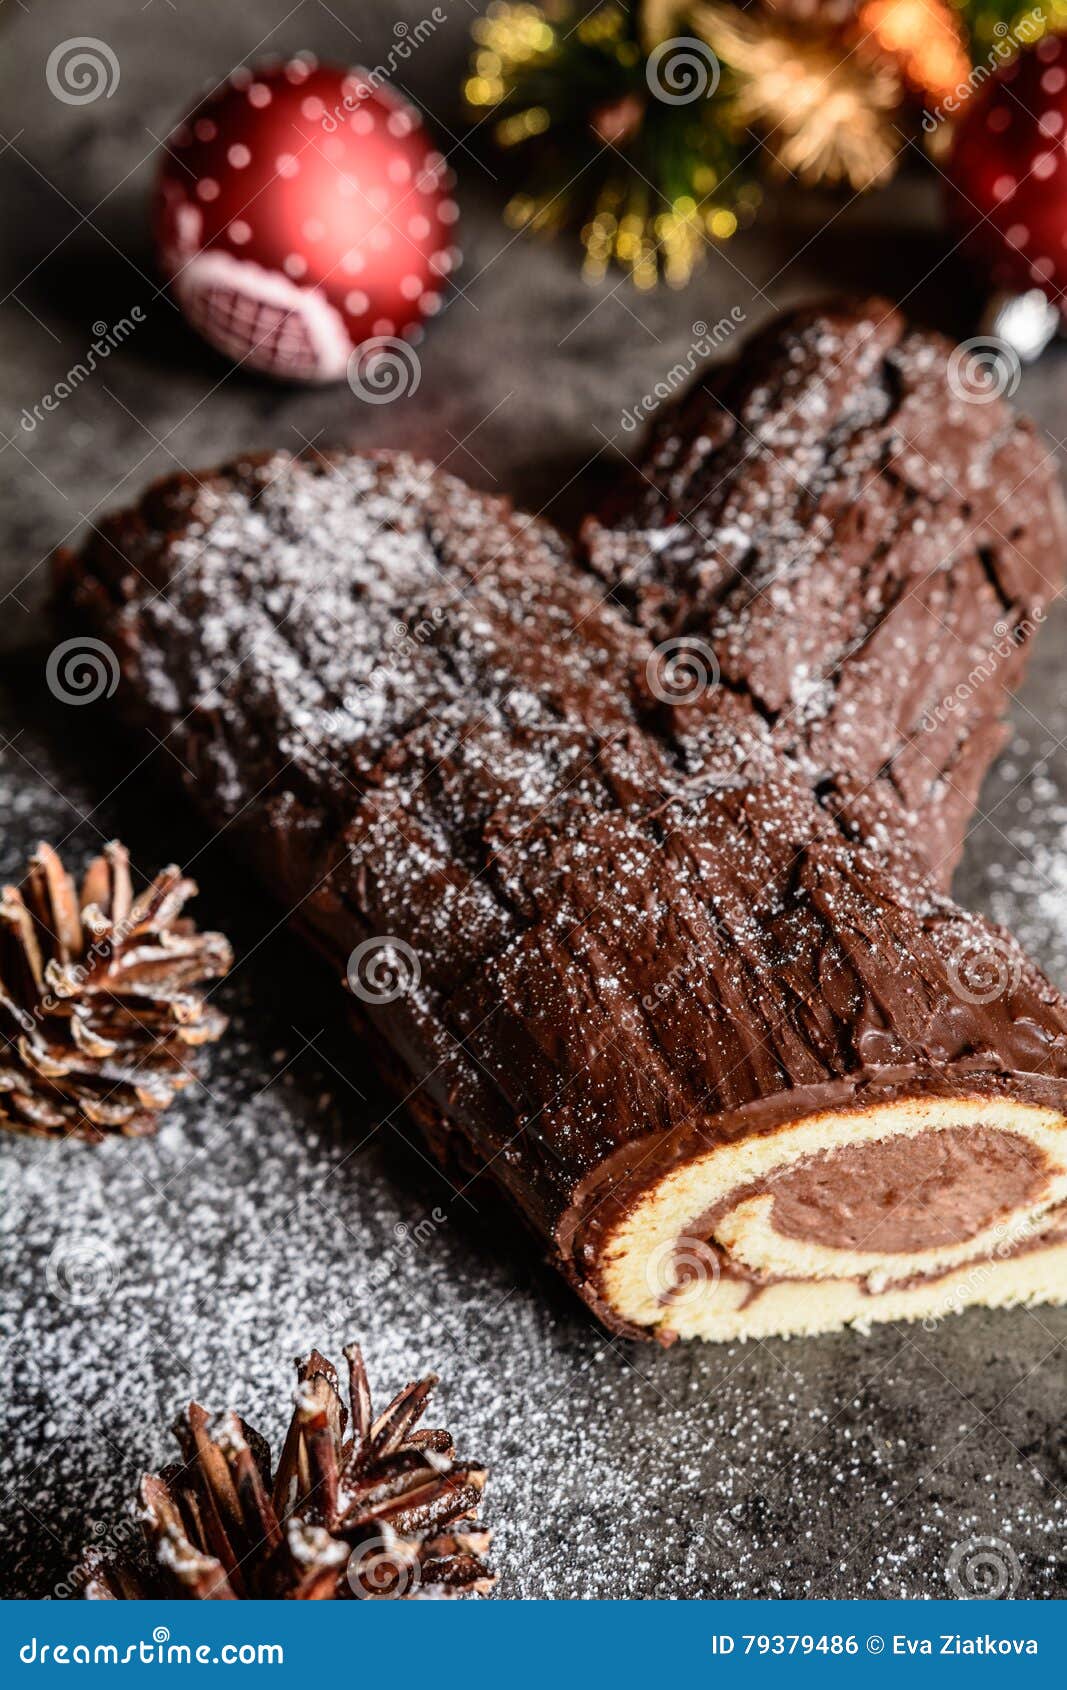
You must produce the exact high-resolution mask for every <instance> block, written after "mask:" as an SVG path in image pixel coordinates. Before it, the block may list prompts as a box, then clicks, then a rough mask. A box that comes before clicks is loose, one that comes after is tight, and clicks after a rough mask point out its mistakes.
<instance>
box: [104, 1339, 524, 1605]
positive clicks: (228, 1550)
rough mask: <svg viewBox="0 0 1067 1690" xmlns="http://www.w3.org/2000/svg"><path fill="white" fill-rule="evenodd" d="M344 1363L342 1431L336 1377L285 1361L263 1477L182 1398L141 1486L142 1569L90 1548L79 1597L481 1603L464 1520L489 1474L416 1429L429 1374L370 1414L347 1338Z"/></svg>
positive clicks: (469, 1521) (476, 1559)
mask: <svg viewBox="0 0 1067 1690" xmlns="http://www.w3.org/2000/svg"><path fill="white" fill-rule="evenodd" d="M344 1354H345V1358H346V1360H347V1362H348V1375H349V1399H350V1401H351V1404H352V1416H351V1419H352V1424H351V1430H350V1435H349V1436H348V1437H347V1438H346V1436H345V1430H346V1426H347V1424H348V1419H349V1416H348V1411H347V1410H346V1409H345V1406H344V1404H343V1402H342V1401H341V1398H340V1396H339V1394H338V1390H337V1372H336V1370H335V1369H334V1368H333V1367H332V1366H331V1364H330V1363H329V1362H328V1361H326V1360H325V1358H324V1357H323V1356H321V1355H320V1354H319V1352H318V1350H312V1352H311V1354H310V1356H308V1357H307V1358H306V1359H305V1360H304V1361H301V1362H298V1363H297V1375H298V1379H299V1386H298V1388H297V1392H296V1398H295V1401H296V1409H295V1412H294V1414H293V1418H292V1422H291V1424H290V1427H289V1431H288V1434H287V1436H286V1439H285V1444H284V1446H283V1448H282V1453H281V1458H280V1460H279V1462H278V1470H277V1472H276V1473H275V1475H274V1478H273V1481H272V1479H271V1459H270V1450H269V1447H268V1445H267V1444H266V1442H265V1441H264V1439H263V1438H261V1437H260V1436H259V1434H258V1432H255V1431H253V1430H252V1428H251V1427H250V1426H246V1425H245V1422H244V1421H243V1420H241V1419H239V1417H238V1416H237V1415H236V1414H234V1413H232V1412H231V1413H229V1414H225V1415H222V1416H221V1418H220V1419H219V1420H218V1421H217V1422H213V1420H212V1417H211V1416H210V1415H209V1414H208V1413H207V1411H206V1410H205V1409H203V1408H201V1407H200V1406H199V1405H198V1404H196V1403H192V1404H191V1405H190V1407H189V1409H188V1410H187V1411H186V1413H185V1414H184V1415H183V1416H182V1418H181V1419H180V1420H179V1421H178V1422H177V1424H176V1425H175V1427H174V1432H175V1436H176V1437H177V1439H178V1442H179V1444H180V1445H181V1451H182V1464H181V1465H180V1466H179V1465H174V1466H171V1467H165V1468H164V1469H163V1471H162V1473H150V1474H148V1475H146V1477H145V1478H144V1479H142V1481H141V1490H140V1497H141V1513H140V1517H141V1520H142V1523H143V1525H144V1530H145V1536H146V1538H147V1541H148V1553H149V1565H148V1569H147V1571H145V1570H144V1569H143V1568H141V1567H138V1566H136V1565H134V1563H133V1562H131V1561H128V1560H121V1559H109V1558H108V1557H107V1556H106V1555H105V1554H104V1553H103V1552H101V1551H100V1550H97V1549H90V1550H88V1551H87V1553H86V1555H85V1557H84V1560H83V1566H85V1567H86V1568H87V1569H88V1580H87V1582H86V1584H85V1587H84V1592H83V1594H84V1595H85V1596H86V1597H87V1598H89V1599H96V1600H99V1599H101V1598H103V1599H105V1600H106V1599H109V1598H144V1597H190V1598H215V1599H220V1598H221V1599H233V1598H235V1597H250V1598H278V1597H297V1598H303V1599H311V1598H323V1597H326V1598H334V1597H351V1596H360V1597H371V1598H377V1599H383V1598H385V1599H388V1598H394V1599H395V1598H397V1597H406V1598H408V1599H411V1598H415V1597H441V1596H470V1595H479V1596H484V1595H485V1594H486V1592H487V1591H488V1590H489V1589H490V1587H491V1585H492V1583H493V1580H494V1574H493V1573H491V1572H490V1570H489V1568H488V1567H487V1565H486V1563H485V1561H484V1560H483V1559H482V1557H483V1554H484V1552H485V1551H486V1550H487V1549H488V1546H489V1533H488V1532H487V1531H485V1530H484V1529H482V1528H481V1527H479V1526H478V1525H477V1524H476V1523H475V1522H474V1520H473V1515H474V1513H475V1511H476V1510H477V1508H478V1504H479V1502H480V1500H481V1494H482V1489H483V1486H484V1484H485V1480H486V1472H485V1469H484V1468H482V1467H476V1466H473V1465H472V1464H471V1463H470V1462H465V1461H458V1460H457V1459H456V1455H455V1449H454V1446H453V1443H452V1439H451V1437H450V1436H449V1434H448V1433H447V1432H443V1431H419V1432H416V1431H414V1430H413V1428H414V1426H415V1424H416V1422H417V1421H418V1420H420V1419H421V1418H422V1415H423V1412H424V1411H425V1408H426V1404H427V1402H428V1400H429V1396H430V1392H431V1391H432V1389H433V1387H434V1385H436V1383H437V1377H436V1375H435V1374H430V1375H429V1377H427V1378H426V1379H421V1380H419V1381H418V1382H417V1383H415V1384H412V1385H407V1386H405V1388H404V1390H402V1391H401V1392H400V1393H399V1395H398V1396H396V1397H394V1399H393V1401H392V1402H391V1403H390V1404H389V1407H388V1408H387V1409H386V1410H385V1411H384V1413H383V1414H380V1415H379V1416H378V1418H377V1420H374V1421H372V1418H371V1399H370V1390H369V1388H368V1385H367V1375H366V1371H365V1369H364V1366H363V1356H362V1353H361V1351H360V1348H359V1345H358V1344H350V1345H349V1346H348V1348H347V1349H346V1350H345V1352H344Z"/></svg>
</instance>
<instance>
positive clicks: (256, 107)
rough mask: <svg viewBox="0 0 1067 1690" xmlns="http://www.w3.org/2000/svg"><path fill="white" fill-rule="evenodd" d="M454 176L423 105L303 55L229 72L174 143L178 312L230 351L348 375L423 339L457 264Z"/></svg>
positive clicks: (171, 229) (328, 377)
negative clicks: (367, 349) (363, 359)
mask: <svg viewBox="0 0 1067 1690" xmlns="http://www.w3.org/2000/svg"><path fill="white" fill-rule="evenodd" d="M451 187H452V178H451V173H450V172H449V170H448V168H447V166H446V164H445V161H444V159H443V157H442V156H441V154H440V152H439V151H438V150H437V148H436V146H435V144H434V142H433V140H432V139H431V138H430V137H429V136H428V134H427V132H426V130H425V128H424V126H423V123H422V119H421V117H420V116H419V114H418V112H417V111H415V110H414V108H413V107H412V106H411V105H409V104H408V102H407V101H406V100H404V99H402V98H401V97H400V96H399V95H398V94H396V93H395V92H394V91H393V90H392V89H390V88H389V87H388V86H386V85H384V84H382V83H381V82H380V81H376V80H375V79H374V78H373V77H371V76H370V75H369V74H368V73H367V72H365V71H360V70H340V69H336V68H333V67H327V66H324V65H318V64H316V62H315V61H314V60H313V59H311V58H308V57H304V56H301V57H299V58H295V59H290V60H289V61H288V62H287V63H284V64H271V65H269V66H265V65H264V66H260V67H258V68H256V69H243V70H239V71H236V72H235V73H234V74H233V75H232V76H231V77H229V79H228V80H227V81H226V82H224V83H222V84H221V85H220V86H219V87H218V88H216V89H214V90H213V91H212V92H211V93H210V94H209V95H208V96H207V98H206V99H205V100H203V101H202V103H201V104H200V105H199V106H197V107H196V109H195V110H194V111H192V112H191V113H190V114H189V116H188V117H187V118H186V119H185V120H184V121H183V122H182V123H180V124H179V125H178V127H177V129H175V131H174V132H173V134H172V135H171V136H170V137H169V139H168V141H167V143H166V147H165V150H164V154H163V161H162V165H161V168H160V173H159V182H158V188H157V200H156V242H157V248H158V254H159V260H160V263H161V265H162V267H163V270H164V273H165V274H166V276H167V277H168V278H169V281H170V285H171V289H172V292H173V294H174V297H175V299H176V300H177V302H178V304H179V306H180V308H181V310H182V312H183V313H184V315H185V316H186V318H187V319H188V321H189V322H190V323H191V324H192V325H193V327H194V328H195V329H196V330H197V331H198V332H199V333H200V334H201V335H203V337H204V339H205V340H207V341H210V343H211V344H212V345H213V346H215V347H217V348H218V350H219V351H220V352H222V353H224V354H225V355H226V356H227V357H229V358H231V359H233V360H235V361H236V362H238V363H240V364H243V365H246V366H248V367H250V368H252V369H256V370H265V371H267V372H269V373H270V374H271V375H273V376H279V377H282V378H283V379H287V380H292V381H310V382H328V381H337V380H340V379H343V377H344V376H345V374H346V372H347V370H348V365H349V359H350V358H351V356H352V354H353V353H354V352H355V351H356V349H357V348H359V347H360V346H363V345H365V343H367V342H368V341H372V342H374V343H380V342H382V341H386V342H388V341H390V340H393V339H395V340H397V341H403V342H407V343H409V344H411V345H414V344H416V343H417V342H418V340H419V339H420V338H421V336H422V333H423V324H424V322H425V321H426V319H427V318H429V317H432V316H433V315H434V314H435V312H437V311H438V310H439V309H440V306H441V302H442V293H443V290H444V289H445V287H446V286H447V283H448V277H449V275H450V274H451V272H452V271H453V270H454V268H455V266H456V264H457V263H458V262H459V253H458V251H457V249H456V247H455V245H454V240H455V225H456V218H457V207H456V203H455V201H454V199H453V198H452V197H451Z"/></svg>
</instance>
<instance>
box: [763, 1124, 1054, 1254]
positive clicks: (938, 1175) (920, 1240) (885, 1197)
mask: <svg viewBox="0 0 1067 1690" xmlns="http://www.w3.org/2000/svg"><path fill="white" fill-rule="evenodd" d="M1048 1171H1049V1169H1048V1160H1047V1158H1046V1156H1045V1155H1044V1152H1043V1151H1042V1150H1041V1149H1040V1148H1039V1146H1037V1145H1035V1144H1033V1143H1032V1142H1031V1141H1030V1140H1029V1139H1028V1138H1024V1137H1023V1135H1022V1134H1021V1133H1007V1132H1004V1131H1001V1130H997V1129H996V1128H993V1127H983V1126H977V1127H946V1128H945V1129H944V1130H942V1131H941V1132H932V1133H924V1134H922V1135H921V1136H919V1137H917V1138H905V1137H897V1138H890V1139H884V1140H882V1141H881V1142H880V1143H873V1144H862V1145H859V1144H858V1145H847V1146H845V1147H843V1148H841V1149H839V1150H827V1151H821V1152H820V1153H819V1154H818V1155H817V1156H811V1157H808V1158H806V1159H805V1161H804V1162H802V1163H799V1164H797V1165H796V1166H794V1167H793V1168H790V1169H789V1171H788V1172H787V1173H783V1174H781V1175H780V1176H779V1177H778V1178H776V1179H775V1180H774V1181H773V1183H772V1185H771V1186H770V1190H771V1191H772V1193H773V1195H774V1213H773V1223H774V1228H775V1231H776V1232H779V1233H781V1234H782V1236H783V1237H785V1238H798V1239H804V1240H810V1241H811V1242H813V1243H817V1244H823V1245H826V1246H828V1247H829V1248H831V1249H835V1250H867V1251H883V1252H885V1253H886V1254H887V1255H895V1254H898V1253H899V1254H904V1255H906V1254H909V1253H911V1252H913V1251H916V1250H930V1249H936V1248H938V1247H940V1246H941V1245H946V1244H964V1243H966V1242H967V1240H968V1239H970V1238H974V1237H976V1236H977V1235H978V1233H980V1232H984V1231H985V1230H986V1228H987V1227H990V1226H992V1225H993V1224H994V1223H995V1222H996V1221H998V1220H1000V1219H1002V1218H1003V1217H1004V1216H1006V1215H1009V1214H1012V1213H1013V1212H1014V1211H1015V1210H1017V1209H1020V1208H1022V1207H1023V1206H1024V1205H1026V1204H1030V1203H1034V1202H1036V1201H1038V1200H1039V1198H1040V1196H1041V1191H1042V1188H1043V1186H1044V1184H1045V1181H1046V1179H1047V1177H1048Z"/></svg>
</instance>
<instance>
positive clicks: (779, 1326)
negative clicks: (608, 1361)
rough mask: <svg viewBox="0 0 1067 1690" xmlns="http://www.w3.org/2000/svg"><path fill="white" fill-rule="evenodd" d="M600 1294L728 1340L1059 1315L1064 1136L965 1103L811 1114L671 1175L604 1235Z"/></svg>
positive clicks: (625, 1311) (1046, 1114) (991, 1102)
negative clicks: (993, 1315)
mask: <svg viewBox="0 0 1067 1690" xmlns="http://www.w3.org/2000/svg"><path fill="white" fill-rule="evenodd" d="M601 1262H602V1266H601V1279H600V1295H601V1297H602V1299H603V1302H604V1303H605V1304H607V1306H608V1307H609V1308H610V1310H611V1311H612V1313H613V1314H614V1316H615V1317H616V1318H617V1319H618V1320H619V1321H620V1322H621V1323H624V1324H625V1325H626V1326H628V1327H630V1328H631V1329H632V1328H637V1329H639V1330H642V1331H645V1332H648V1333H649V1335H650V1336H651V1335H655V1336H658V1337H660V1338H661V1339H664V1340H669V1339H671V1338H674V1337H680V1338H706V1339H719V1340H723V1341H730V1340H735V1339H740V1338H749V1337H753V1338H764V1337H770V1336H774V1335H780V1336H788V1335H791V1334H806V1333H818V1332H829V1331H834V1330H836V1329H838V1328H840V1327H843V1326H849V1325H853V1326H856V1327H859V1328H861V1329H862V1328H865V1327H867V1326H868V1325H871V1324H873V1323H874V1322H876V1321H887V1320H921V1321H938V1320H940V1319H941V1318H942V1317H943V1316H945V1315H947V1314H950V1313H955V1312H958V1311H959V1310H961V1309H963V1308H966V1307H969V1306H971V1305H975V1304H979V1305H984V1306H986V1307H1003V1306H1006V1305H1009V1304H1018V1303H1040V1302H1063V1301H1065V1300H1067V1121H1065V1118H1064V1116H1063V1115H1062V1114H1060V1112H1059V1111H1058V1110H1056V1109H1052V1108H1043V1107H1038V1106H1036V1105H1033V1104H1027V1103H1023V1102H1020V1101H1018V1100H1013V1099H1006V1098H990V1097H980V1096H959V1097H943V1096H939V1097H913V1098H905V1099H895V1100H893V1101H892V1102H883V1103H878V1104H874V1105H871V1106H869V1107H867V1108H865V1109H860V1110H856V1109H838V1110H834V1109H825V1110H823V1111H821V1112H819V1113H814V1114H809V1115H806V1116H804V1117H802V1118H800V1119H797V1120H794V1121H791V1122H789V1123H787V1124H785V1125H782V1126H779V1127H777V1128H776V1129H775V1130H773V1131H769V1132H764V1133H760V1134H757V1135H752V1136H748V1137H745V1138H744V1139H741V1140H737V1139H734V1140H732V1141H730V1142H724V1143H722V1144H721V1145H719V1146H717V1147H716V1148H714V1149H710V1150H708V1151H707V1152H706V1153H705V1154H703V1155H700V1156H698V1157H696V1158H693V1159H691V1160H689V1161H687V1162H686V1163H685V1164H684V1165H683V1166H680V1167H674V1168H672V1170H671V1171H670V1172H669V1173H668V1174H666V1175H665V1176H664V1177H663V1178H661V1179H660V1180H659V1181H658V1182H657V1183H656V1184H655V1185H653V1186H650V1187H645V1189H644V1190H643V1191H642V1192H641V1193H640V1195H639V1196H638V1197H637V1199H636V1201H635V1202H633V1203H632V1204H631V1205H630V1206H629V1208H628V1210H627V1212H626V1213H625V1215H624V1216H623V1217H622V1218H621V1219H620V1220H619V1221H618V1222H617V1223H616V1224H615V1225H614V1227H613V1230H612V1231H611V1234H610V1236H609V1238H608V1239H607V1241H606V1243H605V1246H604V1249H603V1255H602V1258H601Z"/></svg>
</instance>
